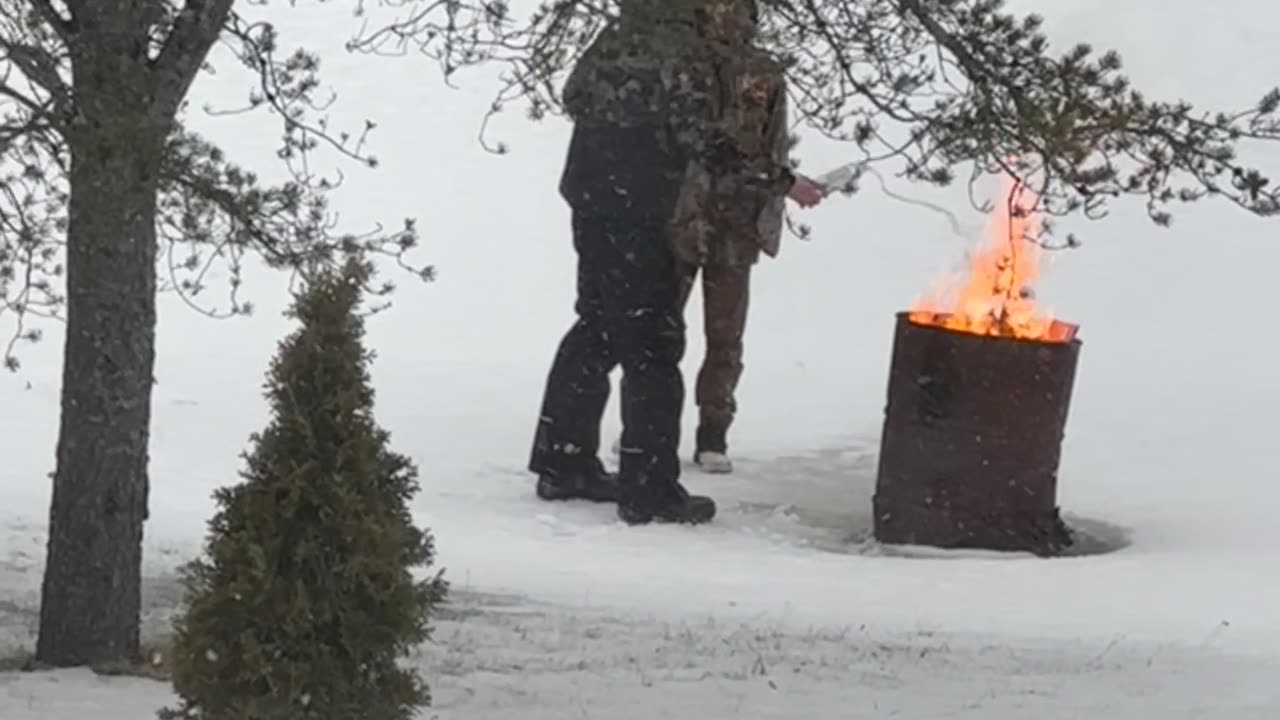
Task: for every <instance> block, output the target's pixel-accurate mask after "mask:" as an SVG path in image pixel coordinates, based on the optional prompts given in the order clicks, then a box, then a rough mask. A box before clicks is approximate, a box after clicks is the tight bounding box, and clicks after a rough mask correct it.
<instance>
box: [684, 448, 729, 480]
mask: <svg viewBox="0 0 1280 720" xmlns="http://www.w3.org/2000/svg"><path fill="white" fill-rule="evenodd" d="M693 462H694V463H696V464H697V465H698V467H699V468H700V469H701V470H702V472H705V473H710V474H712V475H728V474H729V473H731V472H733V461H731V460H730V459H729V456H728V455H725V454H724V453H719V452H712V451H710V450H703V451H702V452H699V453H698V454H697V455H695V456H694V458H693Z"/></svg>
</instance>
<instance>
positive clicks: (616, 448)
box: [610, 436, 622, 457]
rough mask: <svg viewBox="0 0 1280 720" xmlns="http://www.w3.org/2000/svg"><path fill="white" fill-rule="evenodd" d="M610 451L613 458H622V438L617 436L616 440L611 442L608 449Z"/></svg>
mask: <svg viewBox="0 0 1280 720" xmlns="http://www.w3.org/2000/svg"><path fill="white" fill-rule="evenodd" d="M610 450H611V451H612V452H613V456H614V457H621V456H622V437H621V436H619V437H618V438H617V439H616V440H614V441H613V446H612V447H611V448H610Z"/></svg>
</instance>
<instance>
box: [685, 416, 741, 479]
mask: <svg viewBox="0 0 1280 720" xmlns="http://www.w3.org/2000/svg"><path fill="white" fill-rule="evenodd" d="M697 437H698V440H697V449H696V450H694V453H693V462H694V464H695V465H697V466H698V467H699V468H700V469H701V470H702V471H703V472H705V473H710V474H713V475H727V474H729V473H731V472H733V462H732V461H731V460H729V454H728V442H727V441H726V439H725V432H724V431H723V430H718V429H714V428H710V427H707V426H705V425H700V426H698V436H697Z"/></svg>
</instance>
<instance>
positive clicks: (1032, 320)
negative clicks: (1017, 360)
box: [908, 180, 1076, 343]
mask: <svg viewBox="0 0 1280 720" xmlns="http://www.w3.org/2000/svg"><path fill="white" fill-rule="evenodd" d="M1007 189H1008V192H1007V193H1006V194H1005V195H1004V197H1005V198H1006V199H1007V201H1006V202H1002V203H1000V207H999V209H998V211H997V213H996V216H995V222H994V226H995V228H994V230H995V231H994V232H993V233H992V240H991V242H990V243H989V244H988V245H987V246H986V247H984V248H981V249H979V250H978V251H977V252H975V253H974V254H973V256H972V257H971V259H970V261H969V274H968V276H967V277H965V278H963V281H964V284H963V286H962V287H961V288H960V289H959V292H956V291H955V287H954V285H952V286H950V287H948V286H947V285H945V284H944V285H940V286H939V287H938V288H937V290H936V291H935V292H934V293H933V294H932V295H930V296H928V297H926V298H923V299H921V300H920V301H918V302H917V303H916V304H915V306H913V307H912V308H911V312H910V314H909V315H908V319H909V320H911V322H913V323H916V324H918V325H931V326H934V327H943V328H947V329H949V330H954V331H957V332H964V333H971V334H974V335H988V336H994V337H1008V338H1019V339H1023V340H1037V341H1040V342H1049V343H1061V342H1068V341H1070V340H1071V339H1072V338H1073V337H1074V336H1075V329H1076V328H1075V326H1074V325H1071V324H1069V323H1064V322H1059V321H1056V320H1054V319H1053V318H1052V317H1051V316H1050V315H1049V314H1048V313H1047V312H1044V311H1042V310H1041V309H1040V308H1039V307H1038V306H1037V304H1036V300H1035V292H1034V290H1033V287H1034V283H1035V280H1036V278H1037V276H1038V275H1039V272H1040V260H1041V253H1042V252H1043V250H1042V248H1041V247H1040V245H1039V244H1037V243H1035V242H1028V241H1027V240H1026V239H1025V238H1026V237H1027V235H1028V234H1029V233H1028V232H1027V231H1028V230H1030V229H1032V226H1033V223H1034V220H1035V218H1034V217H1033V215H1032V214H1031V213H1030V212H1028V211H1027V210H1026V209H1025V207H1026V206H1025V205H1024V204H1023V203H1022V202H1020V201H1021V200H1023V199H1024V198H1025V197H1026V196H1027V195H1030V194H1031V190H1030V189H1028V188H1027V187H1026V186H1025V185H1017V184H1014V183H1013V181H1012V180H1010V181H1009V184H1008V185H1007ZM1031 204H1032V205H1034V203H1031Z"/></svg>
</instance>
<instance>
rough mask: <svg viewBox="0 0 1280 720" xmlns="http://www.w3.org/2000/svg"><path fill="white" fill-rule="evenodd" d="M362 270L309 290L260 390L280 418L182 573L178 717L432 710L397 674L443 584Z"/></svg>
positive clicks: (359, 266) (244, 719)
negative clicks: (379, 377) (393, 432)
mask: <svg viewBox="0 0 1280 720" xmlns="http://www.w3.org/2000/svg"><path fill="white" fill-rule="evenodd" d="M371 274H372V270H371V268H370V267H369V265H368V264H366V263H364V262H361V261H356V260H352V261H350V262H349V263H348V264H347V265H346V266H345V268H344V269H343V271H342V272H341V273H337V272H323V273H320V274H319V275H317V276H316V277H315V278H313V279H312V281H311V282H310V283H309V284H308V288H307V290H306V291H305V292H304V293H303V294H301V295H300V296H299V297H298V299H297V301H296V302H295V304H294V306H293V309H292V314H293V315H294V316H296V317H297V319H298V320H299V321H300V322H301V327H300V328H299V329H298V330H297V331H296V332H294V333H293V334H292V335H290V336H289V337H288V338H286V339H285V340H284V342H283V343H281V345H280V349H279V352H278V353H277V356H276V358H275V360H274V361H273V363H272V366H271V369H270V373H269V375H268V380H267V384H266V392H267V397H268V398H269V400H270V404H271V410H272V415H273V418H272V421H271V422H270V424H269V425H268V426H267V428H266V430H264V431H263V432H262V433H260V434H255V435H254V436H253V438H252V441H253V444H254V448H253V450H252V452H251V453H249V454H247V455H246V456H245V462H246V468H245V469H244V470H243V471H242V473H241V474H242V476H243V478H244V481H243V482H241V483H240V484H237V485H235V486H233V487H229V488H224V489H221V490H219V491H218V492H217V494H216V499H217V501H218V505H219V510H218V512H217V514H216V515H215V516H214V518H213V520H212V521H211V522H210V536H209V538H208V541H207V545H206V549H205V556H204V557H202V558H200V559H197V560H196V561H194V562H192V563H191V564H190V565H188V566H187V568H186V569H185V573H184V575H185V576H184V582H185V584H186V590H187V597H186V602H185V607H184V608H183V612H182V614H181V615H180V617H179V619H178V620H177V621H176V623H175V637H174V644H173V649H172V651H171V652H172V657H171V664H172V668H173V684H174V689H175V691H176V692H177V694H178V696H179V698H180V699H181V703H180V704H179V707H178V708H176V709H166V710H164V711H162V712H161V714H160V715H161V717H162V718H166V719H168V720H179V719H182V720H275V719H276V718H281V719H283V718H288V719H289V720H302V719H314V720H330V719H331V720H338V719H339V718H341V720H348V719H350V718H361V719H362V720H403V719H406V718H410V717H412V716H413V715H414V714H415V712H416V708H418V707H419V706H423V705H427V704H429V703H430V693H429V691H428V688H427V685H426V683H425V682H424V681H423V680H422V679H421V678H420V677H419V676H418V674H417V673H416V672H414V671H412V670H409V669H405V668H403V667H401V666H400V665H399V664H398V660H399V659H400V658H401V657H403V656H404V655H406V654H407V653H408V652H409V651H410V650H411V649H412V648H413V647H414V646H416V645H418V644H420V643H422V642H423V641H424V640H426V639H427V638H428V636H429V624H428V620H429V618H430V616H431V613H432V610H433V608H434V606H435V605H436V604H437V603H438V602H440V601H441V600H442V599H443V597H444V594H445V592H446V588H447V585H446V583H445V582H444V581H443V580H442V578H441V573H436V574H435V575H433V576H432V575H428V576H427V579H416V578H415V576H414V575H413V574H412V573H413V571H414V569H422V568H425V567H429V566H430V565H431V563H432V561H433V556H434V548H433V542H432V537H431V535H430V534H429V533H428V532H426V531H424V530H420V529H418V528H417V527H415V526H414V523H413V519H412V517H411V515H410V513H409V508H408V503H409V500H410V498H411V497H412V496H413V495H414V494H415V493H416V492H417V490H418V483H417V471H416V469H415V468H414V466H413V464H412V462H411V461H410V460H409V459H408V458H406V457H404V456H402V455H397V454H395V453H393V452H392V451H391V450H389V449H388V433H387V432H386V431H385V430H382V429H381V428H379V427H378V426H377V424H376V423H375V422H374V419H373V412H372V410H373V390H372V388H371V387H370V380H369V373H368V369H367V365H368V363H369V360H370V359H371V354H370V353H369V352H367V351H366V350H365V349H364V347H363V344H362V339H363V335H364V323H363V319H362V317H361V316H360V315H359V313H358V307H357V306H358V305H359V303H360V300H361V297H362V289H363V288H364V287H365V286H366V284H367V281H368V280H369V278H370V276H371Z"/></svg>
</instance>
